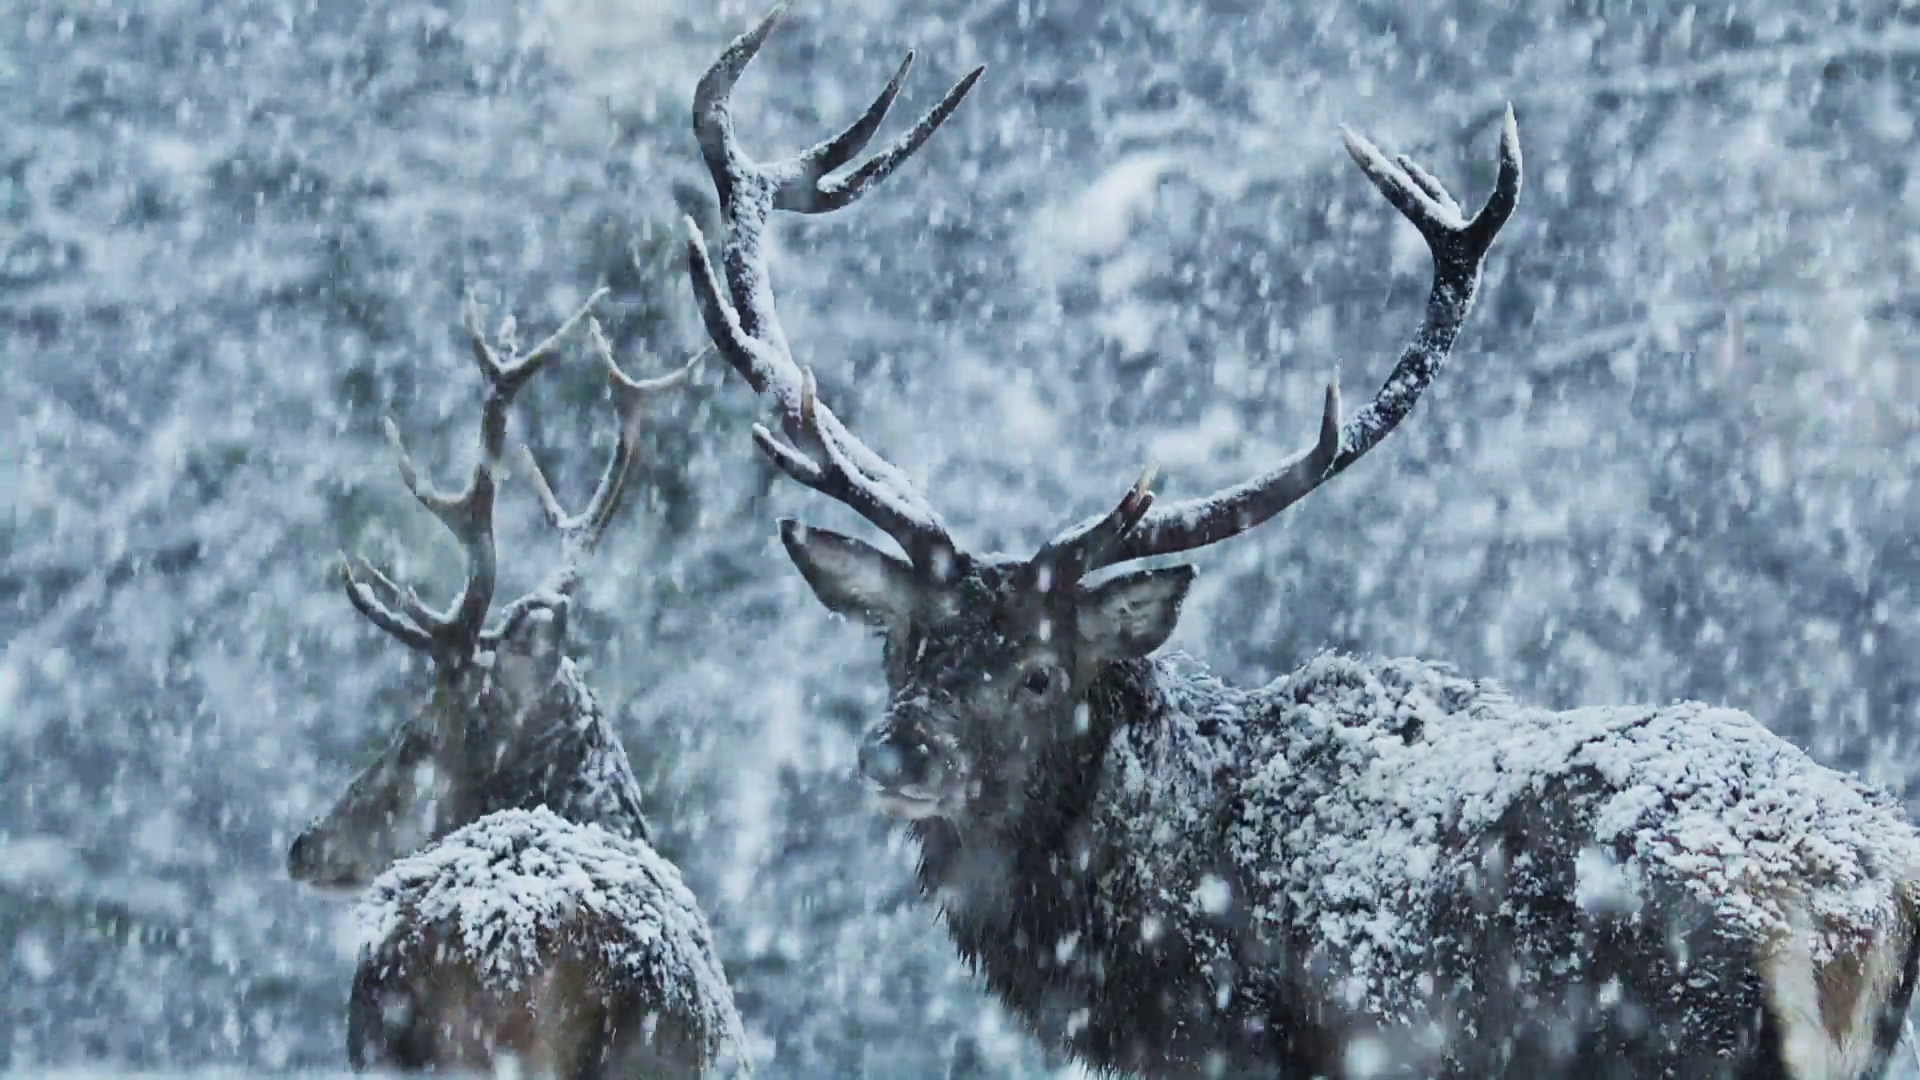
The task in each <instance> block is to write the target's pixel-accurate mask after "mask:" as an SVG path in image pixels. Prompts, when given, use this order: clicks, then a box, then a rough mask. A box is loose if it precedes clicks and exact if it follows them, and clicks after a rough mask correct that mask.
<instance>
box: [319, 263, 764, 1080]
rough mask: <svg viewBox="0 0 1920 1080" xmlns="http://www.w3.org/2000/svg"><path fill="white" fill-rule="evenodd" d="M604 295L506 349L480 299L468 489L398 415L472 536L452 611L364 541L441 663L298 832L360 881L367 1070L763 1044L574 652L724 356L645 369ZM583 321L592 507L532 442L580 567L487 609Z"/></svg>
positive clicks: (684, 1074) (534, 1062)
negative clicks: (672, 396)
mask: <svg viewBox="0 0 1920 1080" xmlns="http://www.w3.org/2000/svg"><path fill="white" fill-rule="evenodd" d="M605 293H606V290H605V289H601V290H599V291H596V292H595V293H594V294H593V295H592V296H591V297H590V298H589V299H588V300H587V302H586V303H585V305H583V306H582V307H581V308H580V309H579V310H578V311H577V312H575V313H574V314H573V316H572V317H571V318H569V319H568V320H567V321H566V322H565V323H564V324H563V325H562V326H561V327H560V328H559V329H558V330H556V331H555V332H554V333H553V334H552V335H551V336H550V337H548V338H546V339H545V340H544V341H542V342H540V343H539V344H537V345H535V346H534V347H533V348H531V349H529V350H526V351H524V352H522V351H520V350H519V348H518V346H517V341H516V340H515V338H516V337H517V335H515V334H513V333H512V328H511V324H510V323H509V324H508V327H507V331H506V333H504V334H503V335H502V337H503V338H504V339H505V340H504V341H503V344H504V346H505V352H504V354H503V352H502V351H501V349H499V348H496V347H495V344H494V343H492V342H490V341H489V340H488V337H487V335H486V334H485V333H484V332H483V331H482V329H481V327H480V322H479V316H478V314H477V312H476V310H475V309H474V308H472V307H471V306H469V308H468V312H467V317H466V320H465V322H466V331H467V337H468V341H469V344H470V346H471V351H472V354H473V358H474V360H475V362H476V364H477V365H478V367H479V369H480V373H481V375H482V376H483V381H484V391H483V395H482V399H481V406H480V447H479V451H480V453H479V460H478V462H477V463H476V464H475V465H474V467H473V471H472V474H471V475H470V477H469V478H468V480H467V484H466V486H465V488H464V489H462V490H460V491H459V492H456V493H452V494H447V493H443V492H440V491H437V490H435V489H434V488H433V487H432V486H431V485H430V484H429V483H428V482H426V481H425V480H423V479H422V478H421V476H420V475H419V472H418V470H417V469H416V467H415V466H414V464H413V461H412V459H411V457H410V456H409V455H408V453H407V450H406V447H405V445H404V444H403V443H402V441H401V438H400V434H399V431H398V428H397V427H396V426H395V424H394V423H393V421H392V420H391V419H390V418H389V419H388V420H387V421H386V423H385V428H386V434H387V437H388V439H389V441H390V442H391V443H392V444H393V446H394V449H395V450H396V452H397V454H398V457H399V464H400V478H401V481H402V483H403V485H404V486H405V487H406V489H407V491H408V492H410V493H411V494H412V495H413V497H414V498H415V499H416V500H417V501H418V502H419V503H420V504H421V505H422V506H424V507H425V508H426V509H427V510H429V511H430V512H431V513H432V514H433V515H434V516H435V517H436V518H437V519H438V520H439V521H440V522H441V523H442V524H443V525H444V526H445V527H446V528H447V530H448V531H449V532H451V533H452V534H453V536H454V538H455V539H456V540H458V541H459V544H460V546H461V549H462V552H463V555H464V560H465V573H466V576H465V581H464V582H463V584H462V585H461V588H460V592H459V594H458V595H457V596H456V597H454V599H453V600H452V601H451V603H450V604H449V606H448V607H447V608H446V609H445V610H439V611H436V610H434V609H433V608H432V607H431V606H429V605H428V604H426V603H425V602H424V601H422V600H421V599H420V596H419V594H418V592H417V591H415V590H414V589H411V588H406V589H403V588H402V587H401V586H400V585H399V584H397V583H396V582H395V581H394V580H393V579H392V578H390V577H389V576H388V575H387V574H385V573H383V572H382V571H380V570H379V569H378V568H376V567H375V566H373V564H372V563H370V562H368V561H367V560H365V559H361V558H355V559H343V561H342V569H341V581H342V584H343V586H344V588H345V591H346V594H347V598H348V599H349V600H350V601H351V602H352V604H353V606H354V608H355V609H357V610H358V611H359V612H360V614H361V615H363V616H365V617H366V618H367V619H368V620H369V621H371V622H372V623H373V624H374V625H375V626H376V627H378V628H380V629H381V630H383V631H385V632H386V633H387V634H388V635H390V636H392V637H393V638H396V639H398V640H399V641H400V642H401V643H402V644H403V645H405V646H407V647H408V648H409V649H411V650H413V651H415V652H417V653H420V654H422V655H424V656H425V657H427V658H428V659H429V661H430V663H431V667H432V671H433V685H432V689H431V692H430V694H429V696H428V700H427V702H426V704H425V705H423V706H422V707H420V708H419V709H418V711H416V712H414V713H413V714H412V715H411V716H409V717H407V718H406V719H405V720H403V721H402V722H401V723H400V725H399V726H398V728H397V729H396V730H395V732H394V733H393V735H392V738H391V740H390V741H389V743H388V744H387V746H386V749H385V750H384V752H382V753H381V755H380V756H379V758H378V759H377V760H375V761H374V762H373V763H372V764H370V765H368V766H367V767H366V768H365V769H364V770H362V771H361V772H360V773H359V775H357V776H356V777H354V779H353V780H352V782H351V783H350V784H349V785H348V787H347V789H346V791H345V793H344V794H342V795H341V796H340V798H339V800H338V801H337V802H336V803H335V804H334V805H333V807H332V809H330V810H329V811H328V812H327V813H326V814H324V815H323V816H321V817H320V818H318V819H317V820H315V821H314V822H313V823H312V824H311V825H310V826H308V827H307V828H306V829H305V830H304V831H302V832H301V833H300V834H299V835H298V836H297V837H296V838H295V839H294V840H293V842H292V845H291V846H290V847H289V849H288V852H287V869H288V873H289V875H290V876H291V877H292V878H293V879H294V880H296V881H299V882H304V883H306V884H308V885H311V886H314V887H316V888H319V889H324V890H362V893H361V895H362V899H361V901H360V904H359V906H358V907H357V909H356V921H357V923H358V925H359V930H360V939H361V944H360V950H359V956H358V963H357V966H356V970H355V973H354V977H353V986H352V992H351V997H350V1002H349V1007H348V1033H347V1041H348V1057H349V1060H350V1063H351V1064H352V1066H353V1067H354V1068H355V1069H356V1070H366V1069H399V1070H404V1071H422V1070H424V1071H436V1072H444V1071H449V1070H463V1069H478V1070H491V1069H492V1068H494V1067H495V1066H496V1065H501V1064H504V1063H505V1062H507V1061H508V1060H509V1059H511V1060H512V1061H514V1062H517V1063H518V1065H519V1066H520V1067H522V1068H525V1069H530V1070H533V1071H535V1072H539V1073H542V1074H548V1075H555V1076H561V1077H577V1078H581V1080H587V1078H595V1077H613V1076H619V1077H630V1076H635V1075H640V1076H646V1077H659V1078H676V1080H678V1078H692V1077H699V1076H712V1075H721V1074H722V1073H723V1072H725V1071H726V1070H727V1069H729V1068H733V1067H735V1066H739V1065H740V1063H741V1061H742V1059H741V1058H740V1055H741V1054H742V1053H743V1052H744V1049H745V1047H744V1042H743V1037H742V1028H741V1024H740V1018H739V1015H738V1013H737V1012H736V1010H735V1008H734V1003H733V996H732V991H731V990H730V989H729V987H728V983H727V979H726V975H725V972H724V969H723V966H722V964H721V962H720V958H719V956H718V954H717V952H716V951H715V947H714V942H713V934H712V931H711V929H710V928H709V926H708V925H707V920H706V917H705V915H704V914H703V913H702V911H701V908H700V905H699V903H698V902H697V901H696V899H695V897H694V895H693V893H692V892H691V891H690V890H689V889H688V887H687V885H686V884H685V882H684V881H683V880H682V879H681V876H680V873H679V871H678V869H677V868H676V867H675V866H674V865H673V864H672V863H671V862H669V861H668V860H667V859H665V858H664V857H662V856H661V855H660V854H659V853H658V852H657V851H655V850H654V848H653V846H652V844H653V834H652V831H651V829H650V827H649V825H648V822H647V819H646V817H645V816H644V815H643V814H642V812H641V797H640V788H639V784H638V783H637V781H636V780H635V778H634V773H633V769H632V766H631V764H630V762H629V761H628V758H627V754H626V751H625V749H624V748H623V747H622V745H621V742H620V738H619V736H618V734H617V733H616V732H615V730H614V728H613V726H612V725H611V724H610V723H609V722H608V719H607V716H606V713H605V712H604V711H603V709H602V708H601V705H600V702H599V700H598V698H597V697H596V696H595V694H594V692H593V690H592V689H591V688H590V687H589V686H588V685H587V684H586V682H585V681H584V680H583V678H582V676H581V674H580V671H579V669H578V668H577V667H576V666H575V664H574V662H573V661H572V660H571V659H570V658H569V657H568V656H567V655H566V649H565V645H566V632H567V621H568V613H569V610H570V604H571V599H572V596H573V593H574V591H575V589H576V587H577V585H578V583H579V581H580V579H581V564H582V560H584V558H585V557H586V556H587V555H589V554H590V553H591V552H592V551H593V550H594V548H595V546H596V545H597V544H598V542H599V541H600V539H601V537H602V536H603V535H604V534H605V532H606V530H607V527H608V526H609V525H610V524H611V523H612V521H613V519H614V516H615V513H616V512H617V510H618V509H619V507H620V505H621V502H622V496H623V494H624V493H625V490H626V488H627V486H628V481H629V480H630V478H631V474H632V471H633V467H634V465H635V463H636V461H637V460H638V456H639V436H640V432H641V420H642V413H643V409H644V407H645V406H646V405H647V403H648V402H649V401H652V400H655V399H658V398H660V397H661V396H662V395H663V394H665V393H667V392H668V391H670V390H673V389H675V388H677V387H679V386H681V385H683V384H684V383H686V381H687V380H688V378H689V377H690V376H691V374H692V372H693V370H694V368H695V366H696V365H698V364H699V363H700V362H701V360H702V359H703V358H704V357H705V355H706V353H705V351H702V352H701V353H699V354H697V355H695V356H694V358H693V359H692V360H691V361H690V362H689V363H688V364H687V366H685V367H683V368H681V369H680V370H678V371H677V372H674V373H672V374H670V375H666V376H662V377H659V378H655V379H650V380H638V379H634V378H632V377H630V376H628V375H627V374H626V372H624V371H623V370H622V369H621V368H620V366H619V365H618V364H617V363H616V362H615V360H614V357H613V352H612V347H611V345H610V344H609V343H608V341H607V339H606V337H605V334H604V333H603V331H602V330H601V328H600V325H599V323H598V321H597V320H596V319H594V318H593V317H592V315H591V311H592V309H593V307H594V305H595V303H597V302H598V301H599V299H600V298H601V297H603V296H604V295H605ZM583 322H584V323H585V325H586V329H587V338H588V342H589V345H590V347H591V351H593V352H595V353H597V354H598V356H599V358H600V360H601V362H602V364H603V365H604V366H605V368H606V372H607V379H608V383H609V386H610V388H611V391H612V394H613V398H614V403H615V406H616V410H617V413H618V421H619V429H618V434H617V436H616V438H615V440H614V445H613V448H612V451H611V453H610V455H609V457H608V459H607V463H606V466H605V469H604V471H603V472H602V473H601V476H600V480H599V483H598V486H597V487H596V488H595V489H594V491H593V493H592V495H591V496H590V498H589V499H588V501H587V504H586V506H585V508H584V509H583V510H581V511H580V512H578V513H573V514H570V513H568V512H566V510H565V509H564V508H563V507H562V505H561V503H560V501H559V499H558V498H557V497H556V495H555V494H554V491H553V488H552V487H551V485H550V484H549V483H548V482H547V479H546V477H545V475H544V473H543V472H542V471H541V469H540V466H539V463H538V462H537V461H536V460H535V458H534V456H533V453H532V451H531V450H529V449H528V448H527V447H526V446H525V445H524V444H523V445H522V446H521V447H520V451H521V457H522V464H523V469H522V471H523V473H524V474H525V476H526V477H527V478H528V479H529V481H530V486H531V487H532V488H533V489H534V493H535V495H536V496H537V498H538V500H539V503H540V507H541V511H542V514H543V516H544V518H545V520H546V522H547V523H548V525H549V526H550V527H551V528H552V529H553V531H554V532H556V533H557V534H558V538H559V545H560V548H561V560H560V566H559V568H558V569H557V570H556V571H554V572H553V573H552V574H550V575H549V576H548V577H547V579H546V580H545V581H544V582H542V583H541V585H540V586H539V587H538V588H536V589H535V590H534V591H532V592H530V593H528V594H527V595H525V596H522V597H520V598H519V599H517V600H514V601H512V602H511V603H508V604H506V605H504V606H503V607H502V608H501V610H500V612H499V614H498V617H497V618H495V619H494V620H493V621H492V623H491V624H489V622H488V614H489V609H490V608H492V606H493V599H494V590H495V578H496V573H497V569H498V566H497V552H496V549H495V542H494V502H495V497H496V494H497V483H498V481H497V479H496V475H495V474H496V470H497V469H498V467H499V465H498V463H499V462H500V460H501V456H502V453H503V450H504V444H505V439H506V434H507V426H508V417H509V411H510V410H511V408H512V405H513V402H514V398H515V396H516V395H517V394H518V392H519V391H520V389H521V388H522V387H524V386H525V385H526V384H527V382H528V381H529V380H531V379H532V378H533V376H534V375H536V374H537V373H538V372H540V371H541V370H542V369H543V368H545V367H546V366H547V365H548V364H549V363H550V362H551V361H552V360H553V359H554V358H555V357H556V356H558V355H559V354H560V352H561V351H562V347H563V344H564V342H565V341H566V340H567V339H568V338H569V337H570V336H571V335H572V334H573V333H574V332H575V331H577V330H578V329H579V327H580V325H581V324H582V323H583Z"/></svg>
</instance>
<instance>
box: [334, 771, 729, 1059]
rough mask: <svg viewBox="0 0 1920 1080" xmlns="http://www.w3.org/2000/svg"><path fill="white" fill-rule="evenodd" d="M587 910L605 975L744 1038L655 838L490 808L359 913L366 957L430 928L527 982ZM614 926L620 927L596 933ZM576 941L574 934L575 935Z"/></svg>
mask: <svg viewBox="0 0 1920 1080" xmlns="http://www.w3.org/2000/svg"><path fill="white" fill-rule="evenodd" d="M583 913H587V914H591V915H593V916H597V918H596V919H595V928H596V932H595V933H594V934H592V935H590V936H589V939H588V940H590V942H591V944H592V945H593V946H594V947H596V948H597V949H598V950H599V958H600V960H601V961H602V962H604V964H605V965H606V969H607V971H608V972H609V973H610V975H612V976H614V977H615V981H616V982H617V981H619V980H618V977H619V976H622V975H624V976H627V977H629V978H630V979H632V980H633V981H635V982H636V983H639V984H642V985H649V984H650V985H657V986H659V987H661V988H663V992H664V994H665V997H666V1000H664V1001H662V1002H661V1003H660V1007H661V1008H662V1009H664V1010H671V1011H676V1012H679V1013H680V1014H682V1015H686V1016H696V1017H699V1019H698V1020H697V1021H696V1024H695V1025H694V1026H695V1029H696V1030H703V1031H709V1032H721V1033H724V1037H725V1038H727V1039H728V1040H730V1041H731V1042H732V1044H733V1045H734V1046H735V1047H744V1046H745V1043H744V1041H743V1036H742V1034H741V1028H740V1018H739V1016H738V1015H737V1014H736V1013H735V1011H734V1006H733V995H732V991H731V990H730V989H729V988H728V985H727V981H726V976H725V974H724V972H723V970H722V968H721V965H720V960H719V957H718V955H717V953H716V952H715V950H714V946H713V935H712V932H711V931H710V930H709V929H708V927H707V920H706V916H705V915H703V914H702V913H701V911H700V907H699V904H698V903H697V902H696V901H695V899H694V896H693V893H692V892H691V891H689V890H688V889H687V887H686V885H685V884H684V883H683V882H682V881H681V879H680V872H679V870H678V869H676V868H675V867H674V866H673V864H672V863H670V862H668V861H667V860H666V859H664V858H662V857H661V856H660V855H659V854H658V853H656V852H655V851H654V850H653V849H652V848H651V847H648V846H647V845H646V844H644V843H640V842H638V841H633V840H627V839H624V838H622V837H619V836H615V835H614V834H613V833H610V832H607V831H606V830H604V829H602V828H600V827H599V826H597V825H576V824H573V823H572V822H569V821H567V820H565V819H564V818H561V817H560V816H559V815H557V814H554V813H553V812H552V811H550V810H547V809H545V808H541V809H537V810H505V811H501V812H498V813H494V814H489V815H487V816H486V817H484V818H481V819H480V820H479V821H476V822H474V823H473V824H471V825H468V826H467V827H465V828H463V829H459V830H457V831H455V832H453V833H450V834H448V835H447V836H446V837H445V838H443V839H441V840H440V841H438V842H437V843H435V844H433V845H432V846H431V847H428V848H427V849H426V850H424V851H421V852H419V853H417V854H414V855H410V856H407V857H406V858H403V859H400V860H398V861H397V862H395V863H394V864H393V866H392V867H391V868H389V869H388V870H387V872H386V873H384V874H381V875H380V876H379V877H378V878H376V879H375V880H374V882H373V884H372V885H371V886H370V887H369V888H368V891H367V896H366V898H365V900H364V901H362V903H361V904H360V906H359V908H358V911H357V921H358V923H359V928H360V944H361V948H362V950H363V953H362V956H363V962H371V961H373V960H375V959H377V958H378V957H381V956H383V955H390V954H392V953H393V952H394V951H395V950H397V949H399V948H400V947H401V946H402V945H403V944H407V943H412V942H416V941H418V940H421V939H422V938H423V937H425V936H427V935H444V937H443V938H441V939H440V940H443V941H445V942H447V943H448V944H449V946H450V947H454V948H460V949H463V950H464V951H465V954H466V957H467V959H468V961H469V962H470V963H471V964H472V965H473V968H474V970H475V971H476V972H478V973H479V974H480V976H481V978H483V979H485V980H486V981H488V982H489V983H490V984H492V985H495V986H498V987H502V988H507V989H512V988H518V987H520V986H523V985H526V983H527V982H528V981H529V980H531V979H532V978H534V977H535V976H536V975H538V974H539V973H540V972H541V971H542V970H543V969H544V968H545V966H546V965H547V963H549V961H550V960H551V958H552V957H553V955H554V952H555V949H556V948H557V947H558V946H559V944H560V943H561V941H562V940H563V938H564V937H565V935H567V933H568V931H569V928H571V927H574V926H576V925H577V923H576V919H577V918H578V917H579V916H580V915H582V914H583ZM609 926H611V927H618V928H619V933H617V934H614V933H606V932H599V931H600V929H601V928H604V927H609ZM576 940H578V939H576Z"/></svg>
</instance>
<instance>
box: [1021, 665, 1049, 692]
mask: <svg viewBox="0 0 1920 1080" xmlns="http://www.w3.org/2000/svg"><path fill="white" fill-rule="evenodd" d="M1052 685H1053V676H1052V675H1051V674H1049V673H1048V671H1047V669H1046V668H1034V669H1033V670H1032V671H1029V672H1027V677H1026V678H1024V679H1022V680H1020V689H1022V690H1025V691H1026V692H1027V693H1029V694H1033V695H1036V696H1038V695H1040V694H1044V693H1046V692H1047V687H1049V686H1052Z"/></svg>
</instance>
